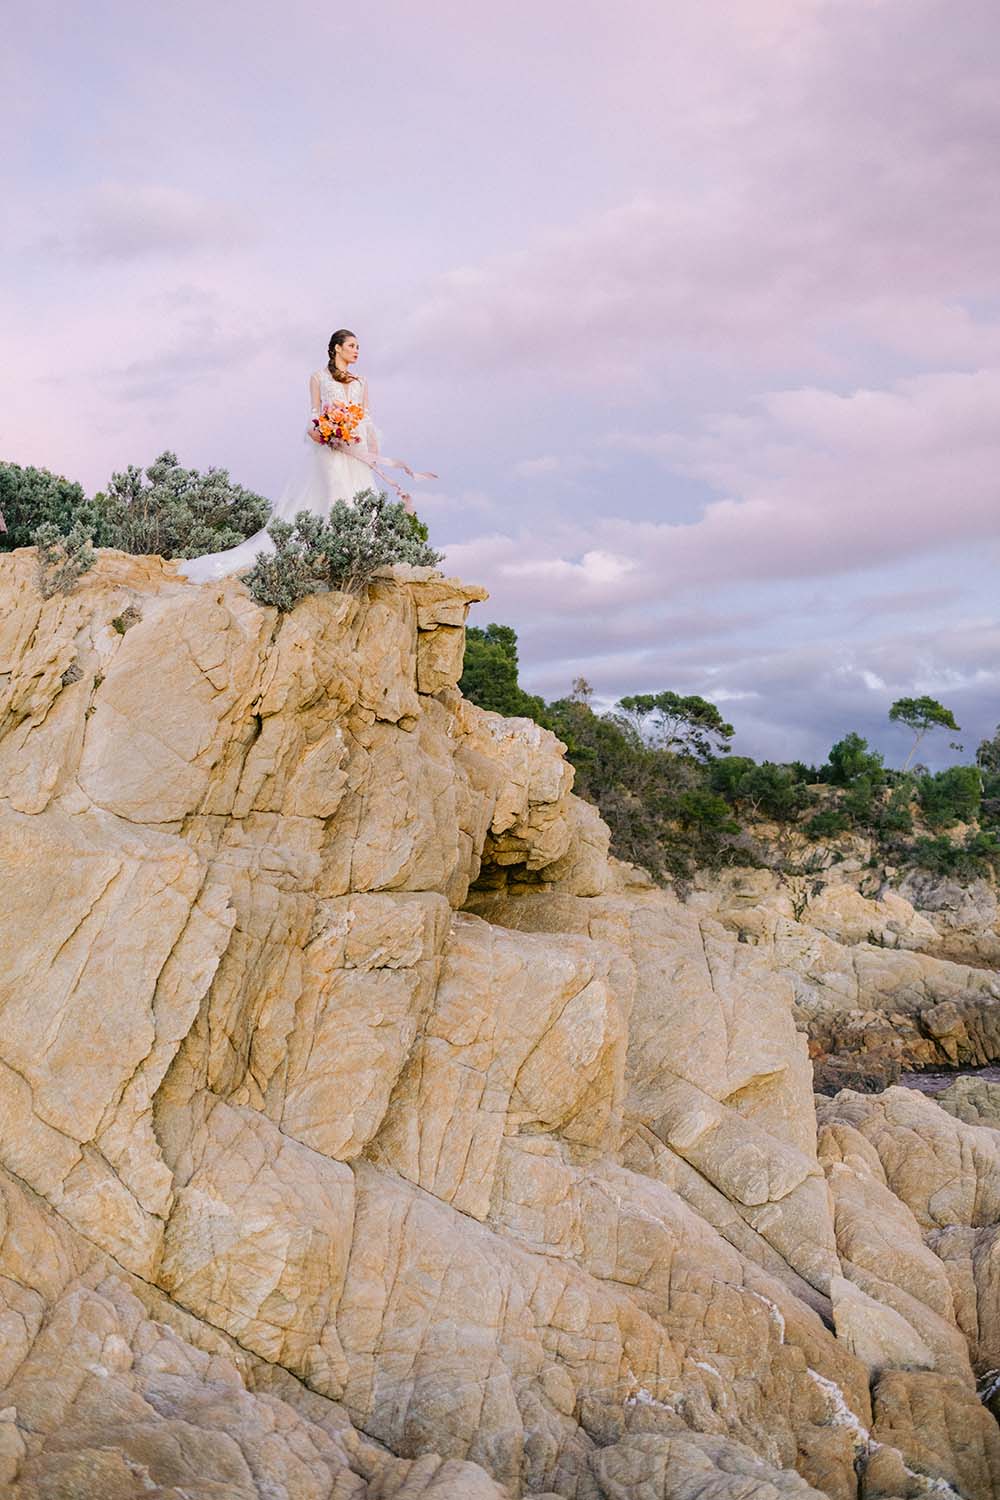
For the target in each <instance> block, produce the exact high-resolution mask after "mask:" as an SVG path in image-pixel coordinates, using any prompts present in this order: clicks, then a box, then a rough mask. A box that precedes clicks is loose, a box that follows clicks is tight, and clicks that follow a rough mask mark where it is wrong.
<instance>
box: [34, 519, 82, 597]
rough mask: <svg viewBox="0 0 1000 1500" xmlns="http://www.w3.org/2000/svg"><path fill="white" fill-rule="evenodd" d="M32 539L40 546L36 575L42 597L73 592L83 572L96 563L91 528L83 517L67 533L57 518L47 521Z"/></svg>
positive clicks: (35, 532) (36, 530)
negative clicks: (86, 524)
mask: <svg viewBox="0 0 1000 1500" xmlns="http://www.w3.org/2000/svg"><path fill="white" fill-rule="evenodd" d="M31 540H32V541H33V542H34V544H35V546H36V547H37V548H38V571H37V573H36V575H35V579H36V582H37V584H38V590H39V593H40V594H41V596H42V598H43V599H51V598H52V596H53V594H71V593H72V592H73V590H74V589H75V588H76V586H77V584H78V583H79V581H80V579H81V578H82V577H83V575H84V573H88V572H89V571H90V569H91V568H92V567H93V566H94V549H93V547H92V546H91V544H90V532H89V530H88V529H87V527H86V526H85V525H84V524H83V522H82V521H77V522H76V524H75V525H74V526H72V527H71V528H70V530H69V531H68V532H65V533H64V532H62V531H60V530H59V527H58V526H57V525H56V524H55V522H54V521H45V522H43V523H42V525H41V526H39V527H37V528H36V529H35V531H34V533H33V534H32V538H31Z"/></svg>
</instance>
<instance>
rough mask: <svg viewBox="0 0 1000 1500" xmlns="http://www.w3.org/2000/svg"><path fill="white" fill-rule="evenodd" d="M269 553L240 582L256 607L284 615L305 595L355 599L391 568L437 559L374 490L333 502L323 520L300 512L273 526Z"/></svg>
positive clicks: (396, 507) (397, 507)
mask: <svg viewBox="0 0 1000 1500" xmlns="http://www.w3.org/2000/svg"><path fill="white" fill-rule="evenodd" d="M268 532H269V534H270V537H271V540H272V541H273V543H274V552H273V553H264V554H261V556H260V557H258V558H257V561H256V562H255V563H254V566H253V567H252V568H251V570H250V572H249V573H246V574H244V575H243V581H244V583H245V584H246V585H247V588H248V589H249V590H250V593H251V594H252V596H253V598H254V599H256V601H257V603H258V604H271V605H274V606H275V608H277V609H280V610H289V609H292V608H293V606H294V605H295V604H296V603H297V602H298V601H299V599H302V598H304V597H305V595H306V594H317V593H326V592H327V591H328V590H330V589H337V590H340V591H341V592H343V593H348V594H360V593H361V592H363V590H364V589H365V588H366V586H367V585H368V584H369V583H370V582H371V579H372V577H373V575H374V574H375V573H376V572H377V571H378V570H379V568H384V567H388V566H389V565H390V564H392V563H410V564H411V565H413V566H416V567H432V566H433V565H434V564H435V563H437V562H440V560H441V554H440V553H439V552H435V551H434V549H433V548H432V547H429V546H428V544H427V543H426V542H424V541H421V540H420V539H419V537H417V536H416V535H415V533H414V531H413V528H412V527H411V526H410V518H409V516H408V515H407V513H406V511H405V510H404V509H403V507H402V505H401V504H400V503H399V502H397V501H390V500H388V499H387V497H386V496H385V495H378V494H376V493H375V491H374V490H363V491H362V492H361V493H360V494H358V495H355V497H354V504H353V505H348V504H347V502H346V501H345V500H338V501H337V503H336V505H334V507H333V509H332V510H331V511H330V514H329V516H328V517H327V518H326V519H325V520H323V519H321V518H320V517H319V516H314V515H310V514H309V512H308V511H304V510H303V511H299V513H298V515H297V516H296V517H295V521H294V523H293V524H291V525H290V524H289V523H288V522H287V521H272V522H271V525H270V526H269V527H268Z"/></svg>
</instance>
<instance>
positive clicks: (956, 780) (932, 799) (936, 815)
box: [917, 766, 983, 828]
mask: <svg viewBox="0 0 1000 1500" xmlns="http://www.w3.org/2000/svg"><path fill="white" fill-rule="evenodd" d="M982 794H983V782H982V775H981V773H980V771H979V768H978V767H977V766H950V767H949V768H948V770H947V771H938V772H937V774H936V775H934V776H922V777H921V778H920V780H919V782H918V783H917V797H918V799H919V802H920V806H921V809H922V810H923V814H924V817H925V818H926V820H927V822H928V823H929V824H930V825H931V827H932V828H947V827H948V826H949V825H950V824H951V823H958V822H962V823H969V822H971V821H972V820H973V819H974V818H975V817H977V816H978V813H979V804H980V801H981V799H982Z"/></svg>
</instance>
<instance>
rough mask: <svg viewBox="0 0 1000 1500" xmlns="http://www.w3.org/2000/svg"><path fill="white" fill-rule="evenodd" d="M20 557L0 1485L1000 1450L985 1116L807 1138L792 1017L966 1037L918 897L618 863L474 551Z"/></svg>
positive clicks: (459, 1493)
mask: <svg viewBox="0 0 1000 1500" xmlns="http://www.w3.org/2000/svg"><path fill="white" fill-rule="evenodd" d="M33 568H34V559H33V556H32V555H31V553H30V552H25V553H19V554H14V555H13V556H7V557H2V558H0V877H2V880H3V888H4V892H5V900H6V902H7V906H6V910H5V916H6V917H7V918H8V920H7V921H6V922H5V923H4V925H3V931H2V932H0V973H2V976H3V977H2V980H0V1011H2V1019H3V1024H2V1026H0V1166H2V1167H5V1168H6V1172H0V1495H3V1496H6V1495H8V1494H9V1495H10V1497H11V1500H15V1497H16V1500H36V1497H37V1500H43V1497H45V1500H54V1497H61V1496H69V1495H72V1494H80V1495H84V1494H86V1495H87V1496H88V1500H89V1497H90V1496H92V1495H93V1496H97V1495H100V1496H101V1497H102V1500H104V1497H107V1500H116V1497H118V1496H119V1495H120V1496H128V1497H131V1496H133V1495H136V1496H137V1495H139V1494H157V1493H159V1494H162V1495H164V1497H167V1496H169V1497H171V1500H180V1497H181V1495H182V1494H183V1495H187V1496H199V1497H200V1496H204V1497H205V1500H208V1497H209V1496H215V1497H220V1496H222V1495H226V1496H229V1497H232V1500H242V1497H243V1496H244V1495H245V1496H247V1497H248V1500H249V1497H251V1496H252V1497H255V1500H264V1497H265V1496H266V1497H267V1500H276V1497H277V1500H284V1497H287V1500H292V1497H294V1500H313V1497H315V1500H386V1497H398V1500H412V1497H427V1500H432V1497H433V1500H460V1497H461V1500H469V1497H477V1500H479V1497H482V1500H488V1497H491V1496H495V1497H499V1496H500V1495H501V1494H506V1495H508V1496H509V1497H510V1500H517V1497H519V1496H521V1495H524V1494H532V1495H536V1496H548V1497H549V1500H552V1497H564V1500H601V1497H602V1496H603V1497H610V1496H618V1495H620V1494H625V1493H628V1494H630V1495H631V1494H633V1493H634V1494H637V1495H642V1494H649V1495H651V1496H661V1495H663V1496H665V1495H666V1494H670V1495H671V1496H673V1495H675V1494H686V1495H689V1496H695V1495H704V1496H705V1497H706V1500H708V1497H709V1496H716V1497H721V1496H726V1495H733V1496H747V1497H749V1496H750V1495H758V1494H768V1493H773V1494H796V1493H798V1494H808V1493H813V1492H815V1491H816V1490H819V1491H821V1492H822V1493H824V1494H826V1495H827V1496H829V1497H831V1500H853V1497H854V1496H855V1495H856V1492H857V1473H856V1465H857V1467H858V1469H859V1470H862V1471H864V1472H865V1473H866V1476H870V1482H869V1478H868V1477H866V1479H865V1484H866V1485H867V1486H868V1492H869V1493H870V1494H871V1495H874V1494H876V1493H892V1491H888V1492H887V1491H886V1490H885V1486H886V1485H887V1484H890V1483H894V1484H896V1485H897V1491H896V1492H897V1493H903V1492H904V1491H903V1489H902V1487H903V1486H910V1487H911V1489H912V1487H913V1486H917V1489H916V1490H914V1491H912V1492H914V1493H918V1492H920V1490H919V1486H920V1485H923V1486H924V1488H926V1485H927V1484H929V1483H943V1480H941V1481H940V1482H939V1481H938V1480H937V1479H936V1478H935V1479H921V1478H919V1475H920V1474H926V1475H932V1476H941V1475H943V1476H945V1477H949V1476H950V1482H953V1483H954V1484H955V1485H956V1486H959V1487H961V1486H963V1485H964V1486H965V1489H964V1490H963V1494H964V1495H965V1496H966V1500H968V1497H969V1496H971V1495H972V1494H973V1493H974V1492H976V1486H979V1487H980V1488H981V1486H982V1484H983V1483H984V1482H986V1480H988V1481H990V1482H992V1478H993V1469H992V1467H991V1466H992V1465H993V1462H994V1459H993V1449H992V1448H991V1446H990V1441H991V1440H990V1439H989V1438H988V1436H987V1430H986V1428H985V1427H983V1426H982V1423H981V1422H980V1420H979V1418H978V1417H973V1418H972V1419H971V1424H972V1425H971V1426H970V1425H969V1420H968V1416H969V1413H970V1412H972V1411H973V1410H975V1411H977V1412H979V1413H982V1408H981V1407H979V1406H977V1405H975V1396H974V1391H973V1385H972V1373H971V1369H970V1365H969V1361H968V1354H967V1351H966V1344H968V1349H969V1350H971V1352H972V1356H973V1360H974V1362H975V1368H976V1372H977V1374H979V1375H981V1376H982V1375H985V1373H986V1368H988V1366H986V1367H984V1362H985V1361H986V1360H987V1359H992V1358H994V1357H995V1356H994V1350H995V1349H996V1347H997V1333H996V1327H997V1324H996V1318H995V1317H994V1311H995V1306H996V1287H995V1282H996V1264H995V1262H996V1256H995V1253H994V1251H995V1243H996V1234H995V1225H996V1220H997V1218H1000V1213H998V1205H1000V1187H998V1183H997V1179H998V1177H1000V1173H998V1170H997V1165H998V1164H997V1161H996V1160H995V1158H996V1155H997V1153H996V1149H995V1142H996V1140H997V1139H1000V1137H998V1136H997V1133H996V1132H994V1131H992V1130H986V1129H983V1128H982V1127H981V1126H979V1125H972V1124H965V1123H963V1122H961V1121H959V1120H956V1119H953V1118H951V1117H950V1116H949V1115H947V1114H946V1113H945V1112H944V1111H942V1110H940V1109H939V1108H938V1107H937V1106H936V1105H934V1104H933V1103H931V1102H929V1101H925V1100H916V1101H914V1100H913V1097H912V1096H909V1095H906V1096H904V1097H903V1098H900V1097H899V1096H900V1095H901V1094H902V1093H903V1091H900V1090H891V1091H890V1092H889V1093H888V1094H886V1095H884V1096H882V1097H881V1098H879V1099H872V1098H870V1097H867V1096H861V1095H851V1094H842V1095H841V1096H840V1097H839V1098H838V1099H837V1100H835V1101H825V1102H824V1103H823V1104H822V1105H821V1116H822V1118H823V1121H824V1129H823V1137H822V1142H821V1143H820V1144H821V1147H822V1149H821V1150H818V1149H817V1144H818V1143H817V1134H816V1115H815V1108H814V1101H813V1096H812V1069H811V1065H810V1061H809V1057H808V1054H807V1048H806V1040H805V1037H804V1036H803V1035H802V1034H801V1033H800V1032H799V1031H797V1029H796V1021H797V1020H798V1021H799V1022H801V1021H802V1019H803V1017H804V1016H807V1013H808V1015H810V1016H812V1017H816V1016H819V1015H821V1014H826V1013H827V1012H828V1013H829V1014H832V1015H836V1016H839V1017H843V1016H844V1015H845V1014H847V1013H848V1012H849V1011H850V1009H851V1007H852V1006H853V1007H855V1009H858V1008H859V1007H861V1006H863V1005H864V1004H866V1003H867V1002H868V1001H869V1000H871V1001H872V1003H873V1005H874V1004H875V1003H876V1002H877V1003H878V1006H880V1007H881V1009H875V1010H873V1011H872V1012H871V1014H873V1015H874V1016H875V1017H876V1020H878V1018H879V1017H881V1018H882V1021H883V1022H884V1023H885V1024H887V1025H889V1024H892V1025H894V1024H895V1023H894V1022H891V1017H890V1008H891V1007H896V1006H898V1007H899V1009H900V1013H902V1011H904V1010H905V1011H906V1015H907V1016H908V1017H909V1022H908V1024H910V1025H911V1026H912V1027H913V1031H914V1033H915V1034H917V1033H918V1031H919V1028H918V1025H917V1022H918V1020H919V1022H920V1025H921V1026H923V1027H924V1030H925V1031H927V1030H928V1029H929V1028H930V1029H933V1027H935V1026H937V1027H938V1032H940V1035H938V1032H935V1033H934V1035H933V1036H923V1041H924V1043H925V1044H926V1045H927V1047H928V1048H931V1049H933V1048H939V1049H940V1048H945V1047H947V1046H954V1047H955V1048H958V1049H959V1050H960V1049H961V1047H963V1046H966V1045H968V1046H973V1045H974V1046H981V1045H985V1039H986V1038H987V1031H988V1028H987V1027H986V1023H985V1022H982V1024H980V1021H977V1020H976V1017H975V1015H973V1013H972V1011H970V1009H969V1006H970V1004H971V1003H972V1002H970V1000H969V995H970V994H972V995H973V999H974V1002H975V1004H976V1005H979V1006H980V1007H981V1009H982V1008H983V1007H985V1006H986V1005H987V1004H988V1003H989V1004H992V996H993V989H992V988H991V986H993V984H994V978H993V977H991V976H989V975H987V974H986V971H985V970H984V969H982V968H980V969H977V968H976V966H975V964H974V963H973V962H972V961H971V960H963V961H962V962H957V961H955V959H956V953H955V951H952V950H947V947H946V943H945V939H944V938H943V936H942V931H943V929H942V926H941V924H940V923H939V922H937V921H936V919H935V918H934V915H933V912H932V911H931V909H930V907H929V906H926V905H925V906H922V907H921V909H920V911H917V910H916V909H915V908H914V906H913V905H910V904H908V903H907V901H906V900H905V899H904V898H903V897H901V896H897V895H893V894H892V893H891V892H883V893H881V894H879V893H877V892H874V891H872V890H869V889H868V887H867V886H864V888H862V886H863V882H864V881H866V880H868V879H870V873H869V874H866V872H865V868H864V861H863V860H861V859H858V860H854V861H844V862H842V864H841V865H840V866H839V867H838V868H839V871H840V874H839V876H837V878H834V876H833V875H832V874H830V875H829V878H824V881H823V882H822V884H823V889H822V890H820V891H813V890H811V888H810V887H809V885H808V882H807V881H805V880H804V879H800V878H799V877H794V880H793V881H792V883H791V884H790V885H789V886H788V887H787V889H786V888H785V887H783V886H782V885H781V881H780V880H779V878H778V877H777V876H776V875H774V874H773V873H771V872H767V871H756V872H742V873H740V874H738V875H737V874H734V875H732V876H731V877H729V876H726V877H724V878H723V879H722V881H720V890H719V891H717V892H716V893H715V894H713V893H712V892H711V891H709V890H708V889H707V888H705V889H701V890H699V891H698V892H696V894H695V896H694V898H693V899H692V902H691V903H690V904H684V903H682V902H681V901H679V900H678V899H677V898H676V897H675V896H673V895H671V894H669V893H667V892H663V891H659V890H657V889H655V888H654V887H653V886H652V884H651V882H650V881H649V880H648V879H647V878H646V877H645V876H644V875H642V873H641V872H638V871H635V870H633V869H630V868H628V867H625V866H622V865H619V864H618V863H617V862H614V861H610V860H609V859H608V857H607V848H608V842H607V841H608V834H607V830H606V829H605V828H604V826H603V824H602V823H601V821H600V819H599V817H598V816H597V813H596V811H595V810H594V809H593V808H591V807H589V806H588V805H587V804H584V803H581V802H579V801H578V800H577V799H575V798H573V797H572V795H571V791H570V787H571V784H572V771H571V768H570V767H569V766H568V764H567V762H566V760H565V758H564V756H563V753H562V747H561V745H560V744H559V742H558V741H557V740H556V739H555V738H554V736H552V735H550V734H549V733H548V732H547V731H544V730H542V729H540V728H539V726H537V725H535V724H533V723H531V722H530V721H527V720H513V721H512V720H504V719H502V718H500V717H499V716H497V715H495V714H489V713H485V712H484V711H482V710H481V709H478V708H476V707H475V706H473V705H471V704H468V703H465V702H464V701H463V700H462V698H461V696H460V694H459V693H458V691H457V687H456V684H457V681H458V678H459V675H460V672H461V665H462V641H463V634H464V621H465V615H466V611H467V608H468V605H469V603H470V602H471V600H473V599H474V598H478V597H481V591H479V590H475V589H469V588H466V587H465V586H463V585H461V584H459V583H458V582H457V581H456V580H448V579H442V578H441V577H440V576H439V575H437V574H435V572H434V571H433V570H427V569H396V570H391V571H387V572H384V573H383V574H382V575H380V576H379V578H378V579H376V580H375V582H374V583H373V585H372V587H371V588H370V590H369V591H368V593H367V595H366V596H365V597H364V598H361V599H356V598H350V597H347V596H343V595H337V594H327V595H317V596H313V597H311V598H309V599H307V600H304V601H302V602H301V603H300V605H299V606H298V607H297V608H296V609H295V610H294V611H293V612H291V614H289V615H286V616H279V615H278V614H277V613H276V612H275V611H273V610H264V609H260V608H258V607H257V606H256V605H254V604H253V603H252V601H251V600H250V599H249V597H248V595H247V593H246V591H245V589H244V588H243V587H242V586H241V585H240V584H239V583H238V581H236V580H226V581H224V582H222V583H219V584H209V585H205V586H202V587H195V586H192V585H190V584H188V583H187V582H186V581H184V580H183V579H182V578H181V577H180V576H179V575H178V574H177V572H176V570H175V568H174V567H173V566H171V565H170V564H165V563H162V562H161V561H159V560H155V559H153V560H151V559H132V558H126V557H123V556H121V555H118V554H113V553H102V554H100V556H99V559H98V563H97V566H96V567H95V569H94V570H93V572H92V573H90V574H88V575H87V576H86V578H85V579H84V580H83V582H82V584H81V586H80V587H79V589H78V590H76V591H75V592H74V593H73V594H71V595H69V596H67V597H59V598H57V599H54V600H51V601H45V602H43V601H41V600H40V599H39V597H38V595H37V592H36V590H35V588H34V585H33V581H32V580H33ZM831 869H832V867H831ZM727 882H728V885H727ZM796 882H797V883H796ZM723 887H725V889H723ZM925 895H926V893H925ZM927 899H928V900H929V899H930V897H929V896H928V897H927ZM466 904H467V905H468V909H467V910H462V909H461V908H463V907H465V906H466ZM918 904H919V903H918ZM980 906H982V909H983V911H985V906H983V903H980ZM949 909H950V908H949ZM922 912H923V913H926V915H921V913H922ZM976 920H978V918H977V919H976ZM969 921H970V922H972V921H973V918H972V917H971V916H970V917H969ZM955 930H956V931H957V929H955ZM968 931H969V932H970V933H971V931H972V928H971V926H970V927H969V928H968ZM935 934H936V937H935ZM738 937H742V938H743V939H744V940H743V941H737V938H738ZM935 944H936V946H934V945H935ZM932 947H933V951H931V949H932ZM925 950H926V951H925ZM982 951H985V949H983V950H982ZM977 997H978V998H977ZM810 1007H811V1010H810ZM983 1015H985V1009H983ZM980 1020H981V1018H980ZM810 1024H812V1023H810ZM963 1027H964V1028H965V1031H964V1033H962V1031H961V1028H963ZM977 1028H978V1029H977ZM920 1034H921V1035H922V1033H920ZM963 1034H964V1035H966V1036H967V1038H968V1042H967V1043H966V1042H965V1041H962V1035H963ZM10 1174H16V1176H12V1175H10ZM922 1231H923V1232H925V1233H926V1234H927V1235H928V1237H929V1240H930V1243H929V1245H928V1244H924V1243H923V1240H922ZM828 1292H832V1293H833V1305H832V1308H831V1300H830V1297H829V1296H828V1295H827V1293H828ZM831 1311H832V1312H833V1315H834V1318H835V1320H836V1323H837V1331H838V1332H839V1334H840V1335H841V1336H840V1337H835V1336H834V1332H832V1331H831V1327H830V1322H831ZM852 1350H853V1351H855V1352H852ZM858 1354H860V1355H861V1356H863V1358H858V1357H857V1355H858ZM920 1361H923V1362H926V1363H929V1364H933V1366H934V1370H933V1371H930V1370H928V1371H914V1370H912V1369H908V1370H900V1369H888V1368H886V1366H887V1365H891V1364H895V1365H900V1364H909V1365H912V1364H913V1363H915V1362H920ZM869 1365H871V1366H874V1367H875V1368H878V1369H880V1370H882V1371H883V1373H882V1374H881V1377H880V1384H879V1387H878V1390H879V1393H880V1396H879V1400H880V1405H879V1410H878V1413H877V1423H876V1431H877V1433H878V1436H877V1437H876V1438H875V1439H874V1440H873V1439H872V1438H871V1437H870V1436H869V1429H870V1427H871V1421H872V1418H871V1406H870V1401H869V1394H868V1377H869ZM897 1379H898V1380H901V1381H903V1382H904V1384H902V1385H899V1384H897V1385H893V1384H892V1382H893V1381H894V1380H897ZM922 1381H923V1382H925V1383H924V1384H921V1382H922ZM927 1382H938V1383H937V1384H928V1383H927ZM921 1401H926V1402H928V1403H936V1406H937V1411H936V1413H935V1414H934V1415H933V1417H932V1418H928V1420H927V1421H926V1422H925V1421H924V1417H923V1412H922V1408H920V1402H921ZM339 1402H342V1403H343V1404H338V1403H339ZM970 1403H972V1404H970ZM879 1424H880V1425H879ZM963 1424H964V1426H963ZM361 1429H363V1432H364V1435H362V1431H361ZM925 1429H926V1430H925ZM966 1430H968V1432H971V1433H972V1437H971V1439H970V1438H967V1437H966V1436H965V1433H966ZM873 1441H874V1443H883V1444H890V1443H891V1444H892V1446H891V1447H890V1446H883V1447H878V1446H873ZM796 1471H798V1472H797V1473H796ZM984 1476H985V1480H984ZM809 1485H812V1486H813V1490H809V1488H808V1486H809ZM878 1486H881V1489H879V1488H878ZM911 1489H908V1490H906V1491H905V1492H906V1493H910V1492H911Z"/></svg>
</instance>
